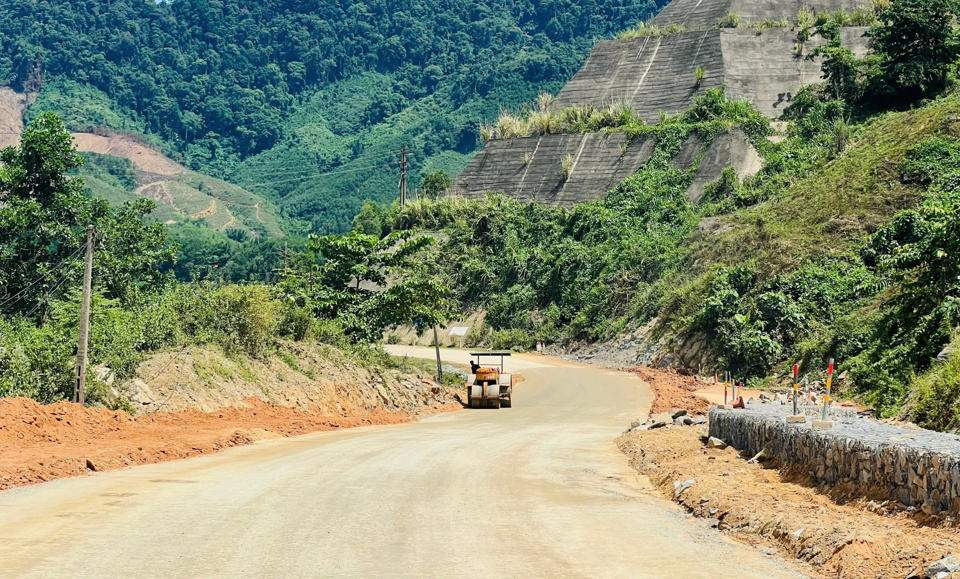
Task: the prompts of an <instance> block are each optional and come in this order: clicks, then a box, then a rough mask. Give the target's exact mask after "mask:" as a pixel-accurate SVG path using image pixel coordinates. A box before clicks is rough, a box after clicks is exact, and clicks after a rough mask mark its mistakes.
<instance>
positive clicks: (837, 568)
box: [617, 427, 960, 578]
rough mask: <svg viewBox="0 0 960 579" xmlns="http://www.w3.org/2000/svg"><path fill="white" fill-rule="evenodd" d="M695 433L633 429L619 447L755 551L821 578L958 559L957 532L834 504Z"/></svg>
mask: <svg viewBox="0 0 960 579" xmlns="http://www.w3.org/2000/svg"><path fill="white" fill-rule="evenodd" d="M701 435H702V431H701V429H700V428H696V427H680V428H676V427H675V428H671V429H665V428H664V429H658V430H647V431H637V432H631V433H629V434H625V435H624V436H622V437H620V438H619V439H618V441H617V443H618V445H619V447H620V449H621V450H622V451H623V452H624V453H625V454H627V455H628V456H629V457H630V459H631V464H632V465H633V466H634V468H636V469H637V470H638V471H640V472H641V473H644V474H646V475H648V476H649V477H650V478H651V480H652V481H653V483H654V484H655V485H656V486H657V487H658V488H659V489H660V492H661V493H662V494H663V495H664V496H666V497H668V498H670V499H672V500H674V501H676V502H678V503H680V504H681V505H683V506H684V507H685V508H686V509H687V510H688V511H690V512H691V513H693V514H694V515H696V516H698V517H703V518H704V519H706V520H707V521H708V522H709V524H710V526H712V527H714V528H718V529H719V530H721V531H724V532H729V533H731V534H733V536H734V537H735V538H737V539H739V540H742V541H745V542H747V543H751V544H754V545H756V546H758V547H760V548H771V547H772V548H775V549H777V550H779V551H781V552H783V553H784V554H786V555H787V556H790V557H795V558H797V559H799V560H801V561H804V562H806V563H808V564H810V565H811V572H812V573H813V574H814V575H816V576H820V577H839V578H887V577H912V576H916V575H918V574H919V573H920V572H921V571H922V570H923V569H924V568H925V567H926V566H927V565H930V564H931V563H933V562H935V561H938V560H940V559H941V558H943V557H944V556H945V555H948V554H951V553H952V554H957V553H960V534H958V533H957V529H956V528H955V525H956V523H955V522H952V523H948V524H949V525H953V526H952V527H950V528H944V527H936V526H931V525H932V524H934V521H932V520H928V519H927V518H926V517H925V516H924V515H922V514H920V515H917V514H914V513H909V512H907V511H905V510H903V509H902V508H898V507H896V506H894V505H892V504H889V503H888V502H872V501H863V500H861V501H857V502H853V503H848V504H837V503H836V502H834V501H833V500H831V499H830V498H829V497H828V496H826V495H824V494H821V493H819V492H817V491H816V490H815V489H814V488H812V487H810V486H805V485H803V484H798V483H797V482H794V481H791V480H788V479H786V478H785V477H784V476H783V475H781V473H780V471H778V470H776V469H772V468H764V466H762V465H760V464H751V463H749V462H748V461H747V460H746V458H743V457H740V456H739V455H738V453H737V452H736V451H735V450H734V449H732V448H726V449H723V450H720V449H713V448H707V447H706V446H705V445H704V443H703V442H702V439H701Z"/></svg>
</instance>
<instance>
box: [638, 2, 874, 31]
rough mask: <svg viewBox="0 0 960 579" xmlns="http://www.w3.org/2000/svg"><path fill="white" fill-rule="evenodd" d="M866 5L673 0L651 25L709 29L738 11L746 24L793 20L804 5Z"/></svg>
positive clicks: (850, 6) (848, 8)
mask: <svg viewBox="0 0 960 579" xmlns="http://www.w3.org/2000/svg"><path fill="white" fill-rule="evenodd" d="M864 4H865V2H863V1H862V0H815V1H812V2H811V1H807V0H777V1H775V2H771V1H769V0H766V1H760V2H758V1H757V0H673V2H670V3H669V4H667V5H666V6H664V8H663V10H661V11H660V13H659V14H657V16H656V17H655V18H654V19H653V20H652V21H651V24H654V25H657V26H661V27H663V26H667V25H670V24H679V25H680V26H683V27H684V29H686V30H708V29H710V28H713V27H714V26H716V24H717V20H718V19H720V18H723V17H724V16H726V15H727V14H734V13H735V14H738V15H739V16H740V21H741V22H742V23H744V24H748V23H751V22H761V21H764V20H769V21H783V20H785V21H787V22H790V23H793V22H795V21H796V19H797V13H798V12H799V11H800V9H801V8H806V9H808V10H812V11H814V12H833V11H835V10H843V11H845V12H853V11H854V10H857V9H859V8H861V7H862V6H863V5H864Z"/></svg>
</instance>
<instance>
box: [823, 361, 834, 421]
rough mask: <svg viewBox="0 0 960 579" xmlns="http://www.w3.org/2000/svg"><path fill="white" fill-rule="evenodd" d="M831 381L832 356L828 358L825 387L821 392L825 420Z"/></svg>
mask: <svg viewBox="0 0 960 579" xmlns="http://www.w3.org/2000/svg"><path fill="white" fill-rule="evenodd" d="M832 383H833V358H830V365H829V366H827V389H826V391H824V393H823V417H822V419H823V420H824V421H826V420H827V413H828V412H829V410H830V387H831V386H832Z"/></svg>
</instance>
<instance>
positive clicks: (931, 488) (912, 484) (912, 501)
mask: <svg viewBox="0 0 960 579" xmlns="http://www.w3.org/2000/svg"><path fill="white" fill-rule="evenodd" d="M785 415H786V410H785V407H782V406H772V405H758V406H753V405H750V406H748V407H747V409H742V410H720V409H718V408H713V409H712V410H711V411H710V436H715V437H717V438H719V439H721V440H724V441H725V442H727V443H728V444H730V445H731V446H733V447H734V448H736V449H738V450H746V451H747V452H749V453H750V454H756V453H758V452H760V451H761V450H762V449H764V448H767V449H768V452H769V453H771V455H772V456H773V457H775V458H777V459H779V460H780V461H781V463H782V464H784V465H788V466H793V467H799V468H803V469H805V470H807V471H808V472H809V474H810V476H811V477H812V478H813V480H814V481H815V482H817V483H818V484H819V483H826V484H829V485H837V484H844V483H846V484H849V485H851V486H852V488H853V490H854V492H855V493H856V494H859V495H862V496H866V497H871V498H883V499H888V500H896V501H900V502H901V503H903V504H905V505H908V506H914V507H916V508H919V509H922V510H923V511H924V512H926V513H928V514H935V513H939V512H942V511H950V512H951V513H960V437H958V436H956V435H952V434H944V433H938V432H931V431H926V430H913V429H906V428H900V427H895V426H891V425H888V424H883V423H880V422H877V421H875V420H869V419H866V418H850V417H848V416H842V415H837V416H835V417H834V419H835V420H836V421H837V422H836V425H835V426H834V427H833V428H831V429H827V430H819V429H813V428H811V426H810V424H809V422H808V423H806V424H787V423H786V421H785ZM808 420H809V419H808Z"/></svg>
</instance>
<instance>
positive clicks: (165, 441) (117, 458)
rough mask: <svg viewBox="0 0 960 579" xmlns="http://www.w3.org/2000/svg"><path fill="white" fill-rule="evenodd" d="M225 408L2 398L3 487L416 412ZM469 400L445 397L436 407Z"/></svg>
mask: <svg viewBox="0 0 960 579" xmlns="http://www.w3.org/2000/svg"><path fill="white" fill-rule="evenodd" d="M244 404H245V406H246V407H244V408H225V409H222V410H220V411H218V412H199V411H196V410H186V411H181V412H162V413H158V414H152V415H149V416H141V417H139V418H133V417H131V416H130V415H128V414H127V413H125V412H115V411H110V410H105V409H97V408H84V407H82V406H80V405H78V404H72V403H68V402H58V403H56V404H50V405H41V404H37V403H36V402H34V401H33V400H28V399H24V398H8V399H0V490H6V489H9V488H11V487H15V486H23V485H29V484H35V483H40V482H44V481H48V480H53V479H57V478H63V477H69V476H78V475H82V474H86V473H88V472H91V471H97V472H99V471H104V470H113V469H118V468H124V467H127V466H132V465H137V464H148V463H154V462H164V461H168V460H176V459H179V458H187V457H190V456H196V455H200V454H207V453H210V452H216V451H218V450H222V449H224V448H228V447H231V446H239V445H244V444H252V443H254V442H257V441H259V440H266V439H270V438H278V437H281V436H295V435H298V434H306V433H308V432H315V431H321V430H335V429H340V428H351V427H355V426H367V425H372V424H399V423H403V422H409V421H410V420H411V419H412V416H411V415H410V414H406V413H398V412H383V411H381V412H373V413H369V414H363V415H357V416H329V415H323V414H317V413H313V412H305V411H300V410H296V409H294V408H288V407H284V406H277V405H273V404H269V403H267V402H264V401H262V400H260V399H259V398H254V397H251V398H248V399H247V400H244ZM459 408H461V406H460V405H459V404H440V405H437V406H435V407H433V408H431V409H429V410H430V411H431V412H443V411H449V410H456V409H459Z"/></svg>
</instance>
